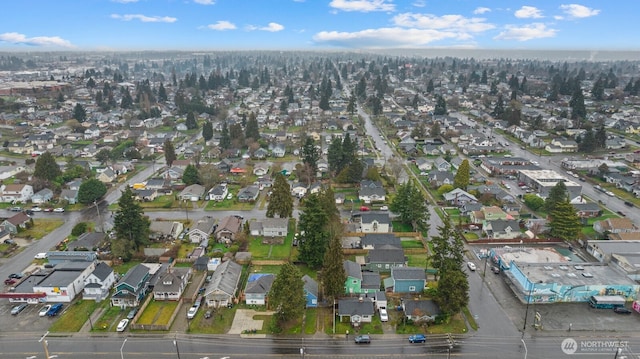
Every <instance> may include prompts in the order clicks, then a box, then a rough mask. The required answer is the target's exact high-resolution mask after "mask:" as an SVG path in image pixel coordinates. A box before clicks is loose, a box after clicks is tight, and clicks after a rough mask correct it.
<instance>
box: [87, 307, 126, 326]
mask: <svg viewBox="0 0 640 359" xmlns="http://www.w3.org/2000/svg"><path fill="white" fill-rule="evenodd" d="M124 313H125V311H124V310H122V309H120V307H109V308H108V309H107V310H105V311H104V313H102V316H101V317H100V319H98V321H97V322H96V323H93V331H96V332H97V331H100V332H106V331H109V329H110V328H111V327H112V326H115V323H116V322H117V321H118V319H120V316H122V315H124ZM114 330H115V328H114Z"/></svg>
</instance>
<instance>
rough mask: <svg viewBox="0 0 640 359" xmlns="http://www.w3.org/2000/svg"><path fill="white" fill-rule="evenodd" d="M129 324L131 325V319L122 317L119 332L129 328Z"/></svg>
mask: <svg viewBox="0 0 640 359" xmlns="http://www.w3.org/2000/svg"><path fill="white" fill-rule="evenodd" d="M127 325H129V319H122V320H121V321H120V323H118V327H117V328H116V330H117V331H119V332H124V330H125V329H127Z"/></svg>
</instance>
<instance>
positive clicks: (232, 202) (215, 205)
mask: <svg viewBox="0 0 640 359" xmlns="http://www.w3.org/2000/svg"><path fill="white" fill-rule="evenodd" d="M253 207H255V203H247V202H238V200H237V199H236V198H235V197H234V198H233V199H225V200H224V201H220V202H216V201H209V202H207V205H206V206H205V208H204V210H205V211H249V210H251V209H253Z"/></svg>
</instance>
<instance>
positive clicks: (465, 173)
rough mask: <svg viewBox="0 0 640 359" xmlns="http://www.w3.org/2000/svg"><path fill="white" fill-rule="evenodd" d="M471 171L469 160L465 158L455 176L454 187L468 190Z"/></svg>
mask: <svg viewBox="0 0 640 359" xmlns="http://www.w3.org/2000/svg"><path fill="white" fill-rule="evenodd" d="M469 172H470V168H469V160H466V159H465V160H464V161H462V163H461V164H460V166H459V167H458V171H457V172H456V175H455V176H454V177H453V187H455V188H460V189H463V190H466V189H467V186H469V178H470V174H469Z"/></svg>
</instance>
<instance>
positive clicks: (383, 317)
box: [380, 308, 389, 322]
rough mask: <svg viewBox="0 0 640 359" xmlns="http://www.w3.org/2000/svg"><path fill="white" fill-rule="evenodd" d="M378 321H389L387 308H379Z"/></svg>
mask: <svg viewBox="0 0 640 359" xmlns="http://www.w3.org/2000/svg"><path fill="white" fill-rule="evenodd" d="M380 321H381V322H388V321H389V315H388V314H387V310H386V309H384V308H381V309H380Z"/></svg>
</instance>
